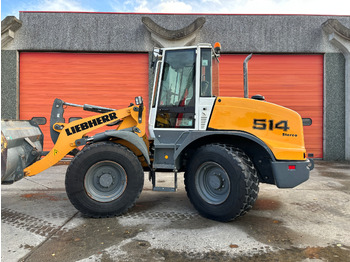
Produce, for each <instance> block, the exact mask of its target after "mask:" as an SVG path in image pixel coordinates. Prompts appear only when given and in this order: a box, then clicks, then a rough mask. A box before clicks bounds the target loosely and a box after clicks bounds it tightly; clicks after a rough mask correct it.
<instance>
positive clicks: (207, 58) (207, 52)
mask: <svg viewBox="0 0 350 262" xmlns="http://www.w3.org/2000/svg"><path fill="white" fill-rule="evenodd" d="M201 52H202V56H201V57H202V59H201V88H200V90H201V91H200V96H201V97H211V95H212V92H211V82H212V81H211V75H212V72H211V62H212V58H211V55H212V51H211V49H202V50H201Z"/></svg>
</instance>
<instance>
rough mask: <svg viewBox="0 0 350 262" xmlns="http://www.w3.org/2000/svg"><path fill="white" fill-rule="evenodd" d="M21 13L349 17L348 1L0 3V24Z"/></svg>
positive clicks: (49, 0) (43, 0) (51, 0)
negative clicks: (6, 18) (80, 12)
mask: <svg viewBox="0 0 350 262" xmlns="http://www.w3.org/2000/svg"><path fill="white" fill-rule="evenodd" d="M19 11H82V12H127V13H131V12H138V13H210V14H309V15H350V4H349V0H326V1H324V0H134V1H131V0H1V20H2V19H4V18H5V17H6V16H9V15H12V16H16V17H17V18H19Z"/></svg>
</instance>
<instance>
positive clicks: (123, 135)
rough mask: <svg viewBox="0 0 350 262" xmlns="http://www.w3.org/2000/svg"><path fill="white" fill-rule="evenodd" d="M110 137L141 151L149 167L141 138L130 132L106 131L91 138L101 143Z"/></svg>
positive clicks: (145, 148)
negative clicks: (123, 141)
mask: <svg viewBox="0 0 350 262" xmlns="http://www.w3.org/2000/svg"><path fill="white" fill-rule="evenodd" d="M110 137H115V138H120V139H123V140H125V141H127V142H129V143H131V144H133V145H134V146H135V147H136V148H137V149H138V150H140V151H141V153H142V155H143V156H144V157H145V159H146V161H147V164H148V165H150V164H151V161H150V159H149V153H148V148H147V146H146V144H145V142H144V141H143V139H142V138H141V137H139V136H138V135H137V134H135V133H133V132H131V131H126V130H107V131H105V132H103V133H100V134H96V135H95V136H94V137H93V141H94V142H97V141H102V140H106V139H107V138H110Z"/></svg>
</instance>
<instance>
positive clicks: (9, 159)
mask: <svg viewBox="0 0 350 262" xmlns="http://www.w3.org/2000/svg"><path fill="white" fill-rule="evenodd" d="M43 139H44V136H43V133H42V132H41V130H40V128H39V126H38V125H37V124H36V123H35V122H34V121H22V120H1V183H2V184H12V183H13V182H15V181H18V180H20V179H22V178H23V177H24V173H23V170H24V169H25V168H26V167H27V166H29V165H31V164H33V163H34V162H36V161H37V160H39V159H40V157H41V152H42V150H43Z"/></svg>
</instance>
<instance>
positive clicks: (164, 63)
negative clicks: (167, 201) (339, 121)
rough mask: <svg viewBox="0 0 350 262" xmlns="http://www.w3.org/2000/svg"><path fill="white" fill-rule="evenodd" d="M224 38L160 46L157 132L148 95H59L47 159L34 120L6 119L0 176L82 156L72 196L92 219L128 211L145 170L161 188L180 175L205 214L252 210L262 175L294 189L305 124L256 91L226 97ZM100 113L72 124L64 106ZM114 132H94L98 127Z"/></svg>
mask: <svg viewBox="0 0 350 262" xmlns="http://www.w3.org/2000/svg"><path fill="white" fill-rule="evenodd" d="M219 55H220V45H218V44H216V45H215V46H214V47H212V46H211V45H210V44H198V45H197V46H191V47H181V48H162V49H155V50H154V52H153V63H152V65H153V67H154V70H155V79H154V85H153V95H152V100H151V103H150V109H149V122H148V128H149V135H147V134H146V130H145V129H146V119H145V115H146V114H145V111H146V110H147V109H146V108H144V106H143V101H142V98H141V97H137V98H136V101H135V104H131V105H130V106H129V107H127V108H124V109H118V110H116V109H112V108H105V107H100V106H91V105H77V104H72V103H68V102H64V101H62V100H60V99H56V100H55V101H54V104H53V107H52V113H51V119H50V126H51V138H52V140H53V142H54V147H53V148H52V150H51V151H50V152H49V153H48V154H47V155H46V156H45V157H43V158H41V154H40V153H41V151H42V133H41V131H40V128H39V127H38V126H37V125H36V124H35V123H33V121H31V122H30V121H2V132H3V135H2V144H1V145H2V169H3V172H2V182H3V183H11V182H14V181H17V180H19V179H21V178H22V177H25V176H34V175H36V174H38V173H40V172H42V171H44V170H45V169H47V168H49V167H51V166H52V165H54V164H55V163H57V162H58V161H60V160H61V159H62V158H63V157H65V156H66V155H67V154H71V155H74V158H73V160H72V161H71V162H70V164H69V166H68V169H67V173H66V180H65V184H66V191H67V195H68V197H69V200H70V201H71V203H72V204H73V205H74V206H75V207H76V208H77V209H78V210H80V211H81V212H82V213H84V214H85V215H87V216H91V217H107V216H115V215H120V214H123V213H125V212H126V211H127V210H128V209H129V208H131V207H132V206H133V205H134V204H135V201H136V200H137V198H138V197H139V195H140V193H141V191H142V188H143V183H144V172H148V173H149V178H150V180H151V181H152V185H153V190H155V191H176V188H177V173H178V172H185V175H184V176H185V188H186V191H187V195H188V197H189V199H190V200H191V202H192V204H193V206H194V207H195V208H196V209H197V210H198V212H199V213H200V214H201V215H203V216H204V217H207V218H210V219H214V220H219V221H229V220H233V219H235V218H237V217H239V216H241V215H244V214H245V213H246V212H247V211H249V210H250V209H251V208H252V206H253V204H254V202H255V200H256V199H257V196H258V191H259V182H261V183H268V184H275V185H276V186H277V187H279V188H292V187H295V186H297V185H299V184H300V183H302V182H304V181H306V180H307V179H308V178H309V172H310V170H312V168H313V162H312V161H310V160H308V159H307V158H306V151H305V147H304V136H303V122H302V118H301V117H300V115H299V114H298V113H296V112H294V111H292V110H290V109H287V108H284V107H282V106H278V105H276V104H272V103H269V102H267V101H265V99H264V97H263V96H261V95H256V96H253V97H252V98H249V97H248V86H247V73H246V68H247V61H248V60H249V59H250V57H251V56H249V57H247V59H246V61H245V63H244V68H245V74H244V75H245V85H244V89H245V92H244V93H245V95H244V98H230V97H220V96H218V90H219V81H218V76H219V71H218V70H219V69H218V65H219ZM67 106H74V107H82V109H83V110H88V111H93V112H96V113H97V114H96V115H95V116H91V117H88V118H83V119H78V120H75V121H73V122H70V123H65V121H64V117H63V114H64V108H65V107H67ZM104 126H109V127H110V129H109V130H107V131H104V132H100V133H97V134H95V135H92V136H91V135H89V134H90V133H91V131H94V130H96V129H99V128H101V127H104ZM164 172H173V173H174V187H159V186H157V185H156V175H162V173H164Z"/></svg>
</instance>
